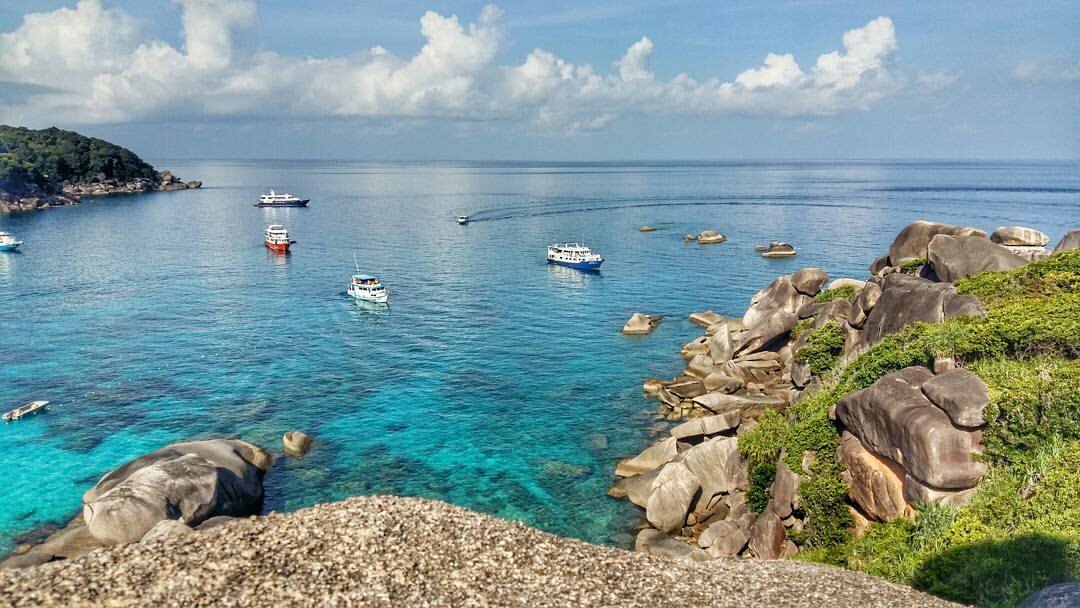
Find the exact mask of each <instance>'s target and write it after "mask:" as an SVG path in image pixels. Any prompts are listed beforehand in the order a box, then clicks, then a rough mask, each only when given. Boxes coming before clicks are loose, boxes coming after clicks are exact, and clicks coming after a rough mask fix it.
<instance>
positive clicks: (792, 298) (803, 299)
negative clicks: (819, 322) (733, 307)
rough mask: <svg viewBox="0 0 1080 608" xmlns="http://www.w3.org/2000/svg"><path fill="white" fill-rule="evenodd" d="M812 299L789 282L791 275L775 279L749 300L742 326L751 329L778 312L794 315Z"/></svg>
mask: <svg viewBox="0 0 1080 608" xmlns="http://www.w3.org/2000/svg"><path fill="white" fill-rule="evenodd" d="M812 299H813V298H811V297H810V296H808V295H806V294H804V293H801V292H799V290H798V289H796V288H795V285H794V284H792V282H791V275H784V276H781V277H777V278H776V280H774V281H773V282H772V283H770V284H769V286H768V287H766V288H765V289H762V290H761V291H759V292H757V293H756V294H754V297H752V298H750V307H749V308H747V309H746V313H744V314H743V318H742V321H743V325H745V326H746V327H747V329H753V328H754V327H755V326H756V325H757V324H758V323H760V322H762V321H764V320H765V319H768V318H769V317H771V316H772V315H773V314H775V313H776V312H778V311H785V312H789V313H792V314H794V313H796V312H798V310H799V309H800V308H802V306H803V304H806V303H807V302H809V301H811V300H812Z"/></svg>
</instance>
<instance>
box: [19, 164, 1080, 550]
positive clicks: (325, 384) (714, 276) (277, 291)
mask: <svg viewBox="0 0 1080 608" xmlns="http://www.w3.org/2000/svg"><path fill="white" fill-rule="evenodd" d="M156 164H157V165H158V166H160V167H167V168H170V169H172V170H173V171H174V172H176V173H177V174H178V175H181V176H183V177H185V178H187V179H196V178H197V179H201V180H203V181H204V182H205V183H206V185H207V186H206V187H205V188H204V189H202V190H199V191H186V192H176V193H164V194H147V195H139V196H130V197H114V198H109V199H103V200H98V201H94V202H87V203H85V204H83V205H80V206H76V207H69V208H62V209H52V210H48V211H45V212H40V213H36V214H30V215H21V216H11V217H0V230H8V231H11V232H14V233H16V234H17V235H18V236H19V237H20V238H22V239H24V240H25V241H26V245H25V250H24V251H23V252H22V253H19V254H13V255H4V254H0V311H2V313H0V403H2V404H3V405H5V406H14V405H16V404H20V403H22V402H26V401H30V400H33V399H48V400H50V401H52V403H53V406H52V410H51V411H50V412H49V413H47V414H45V415H42V416H37V417H36V418H33V419H30V420H26V421H23V422H20V423H17V424H8V425H5V426H3V427H0V434H2V435H0V460H2V462H3V479H4V492H3V498H2V499H0V549H7V548H10V546H11V542H12V538H13V536H14V535H15V534H18V533H21V532H26V531H28V530H30V529H33V528H35V527H37V526H40V525H42V524H45V523H47V522H51V521H58V520H63V519H66V518H67V517H69V516H70V515H72V514H73V513H74V512H75V511H76V510H77V509H78V508H79V504H80V497H81V495H82V493H83V492H84V491H85V490H86V489H88V488H89V487H90V486H91V485H92V484H93V483H94V482H95V481H96V478H97V477H98V476H99V475H101V474H102V473H104V472H105V471H107V470H108V469H110V468H113V467H115V466H117V465H119V464H121V463H123V462H124V461H126V460H128V459H130V458H132V457H135V456H137V455H139V454H141V453H144V452H146V451H149V450H153V449H155V448H157V447H159V446H161V445H163V444H165V443H168V442H171V441H175V440H181V439H189V438H195V437H204V436H216V435H235V436H240V437H243V438H246V439H249V440H252V441H255V442H258V443H261V444H263V445H265V446H268V447H272V448H275V449H276V448H278V447H279V446H280V437H281V434H282V433H283V432H285V431H287V430H292V429H300V430H304V431H306V432H308V433H310V434H312V435H314V436H315V437H316V438H317V440H318V444H317V447H316V449H315V451H314V452H313V453H312V454H311V455H309V456H308V457H307V458H306V459H304V460H300V461H297V460H281V461H279V462H278V463H277V464H276V465H275V468H274V469H273V470H272V472H271V473H270V474H269V476H268V478H267V483H268V500H267V504H266V508H267V509H268V510H270V509H274V510H282V509H296V508H299V507H303V506H306V505H310V504H313V503H316V502H322V501H327V500H332V499H338V498H342V497H346V496H351V495H357V494H370V493H395V494H407V495H420V496H428V497H435V498H441V499H444V500H448V501H450V502H453V503H456V504H459V505H464V506H467V507H472V508H475V509H479V510H482V511H486V512H489V513H493V514H495V515H499V516H501V517H507V518H515V519H521V520H524V521H526V522H528V523H530V524H534V525H536V526H539V527H541V528H544V529H547V530H550V531H553V532H556V533H558V534H563V535H569V536H574V537H578V538H583V539H586V540H589V541H594V542H600V543H624V542H626V538H627V536H626V535H625V533H626V532H627V530H628V526H629V525H630V524H631V523H632V521H633V519H634V517H635V516H636V514H637V512H636V509H635V508H634V507H632V506H631V505H629V504H628V503H626V502H625V501H615V500H611V499H609V498H607V497H605V496H604V491H605V489H606V488H607V486H608V485H609V483H610V481H611V470H612V466H613V464H614V462H615V460H616V459H617V458H618V457H620V456H622V455H625V454H627V453H633V452H636V451H637V450H639V449H640V448H641V447H642V446H643V444H644V443H645V441H646V440H647V439H648V437H649V433H650V429H651V428H653V427H655V425H656V423H655V421H654V420H653V411H654V405H653V404H651V403H648V402H646V401H645V400H644V399H642V397H641V389H640V386H641V380H642V379H643V378H645V377H647V376H654V375H655V376H668V377H670V376H672V375H674V374H675V373H676V372H677V371H678V369H679V368H680V360H679V359H678V357H677V353H678V347H679V345H680V344H681V343H683V342H684V341H686V340H688V339H690V338H691V337H693V336H694V335H696V334H697V333H698V332H697V330H696V329H695V328H693V327H692V326H691V325H690V324H689V323H688V322H686V320H685V317H686V315H687V314H688V313H690V312H692V311H695V310H701V309H705V308H713V309H715V310H717V311H720V312H723V313H727V314H741V312H742V310H743V308H744V307H745V305H746V302H747V300H748V298H749V297H750V296H751V295H752V294H753V293H754V292H755V291H756V290H758V289H759V288H761V287H762V286H764V285H765V284H767V283H768V282H769V281H770V280H771V279H772V278H773V277H775V276H776V275H778V274H782V273H787V272H791V271H793V270H795V269H797V268H800V267H804V266H820V267H823V268H825V269H826V270H827V271H829V272H830V273H831V274H832V276H834V277H839V276H854V277H863V276H864V275H865V272H866V270H865V269H866V267H867V265H868V264H869V263H870V261H871V260H872V259H873V258H874V257H875V256H877V255H879V254H880V253H882V252H883V251H884V250H885V248H886V247H887V245H888V243H889V242H890V241H891V239H892V237H893V235H895V233H896V232H897V231H898V230H899V229H900V228H901V227H902V226H903V225H905V224H906V223H908V222H910V221H912V220H915V219H919V218H926V219H933V220H940V221H945V222H954V223H963V224H967V225H974V226H979V227H982V228H984V229H988V230H991V229H993V228H994V227H995V226H998V225H1006V224H1021V225H1029V226H1034V227H1037V228H1039V229H1041V230H1043V231H1045V232H1048V233H1049V234H1050V236H1051V237H1052V239H1053V240H1054V241H1056V240H1057V239H1058V238H1059V237H1060V236H1061V235H1062V233H1063V232H1064V231H1065V229H1066V228H1067V226H1074V227H1075V226H1077V225H1080V166H1078V164H1077V163H962V162H926V163H922V162H920V163H914V162H912V163H876V162H857V163H846V162H812V163H786V162H771V163H754V162H742V163H682V164H680V163H644V164H618V163H598V164H561V163H549V164H543V163H535V164H534V163H494V164H483V163H480V164H476V163H435V164H420V163H367V162H326V161H318V162H314V161H311V162H305V161H290V162H286V161H252V162H225V161H197V162H196V161H160V162H158V163H156ZM269 187H275V188H277V189H278V190H279V191H281V190H288V191H293V192H297V193H300V194H303V195H305V196H309V197H310V198H311V199H312V203H311V207H310V208H308V209H288V210H264V209H257V208H255V207H253V206H252V203H253V202H254V200H255V199H256V198H257V196H258V195H259V194H260V193H261V192H262V191H263V190H264V189H266V188H269ZM459 213H468V214H471V215H472V216H473V217H474V218H475V221H474V222H473V223H472V224H471V225H468V226H459V225H457V224H456V223H455V222H454V219H453V216H455V215H457V214H459ZM272 222H275V223H284V224H286V225H287V226H288V228H289V230H290V231H291V233H292V235H293V238H295V239H296V240H297V241H298V243H297V245H296V246H295V249H294V251H293V253H292V254H291V255H289V256H287V257H285V256H279V255H275V254H271V253H269V252H267V251H266V250H265V249H264V248H263V246H262V240H261V239H262V231H263V229H264V227H265V226H266V225H267V224H269V223H272ZM646 223H648V224H653V225H656V226H659V227H660V228H661V230H660V231H658V232H655V233H651V234H643V233H639V232H638V230H637V229H638V227H639V226H641V225H642V224H646ZM702 229H716V230H720V231H722V232H724V233H726V234H727V235H728V238H729V240H728V242H727V243H725V244H722V245H710V246H698V245H696V244H685V243H683V242H681V240H680V239H681V236H682V235H683V234H684V233H686V232H698V231H700V230H702ZM773 239H781V240H788V241H791V242H793V243H795V244H796V245H797V246H798V247H799V251H800V253H799V256H798V257H797V258H794V259H789V260H766V259H763V258H761V257H759V256H758V255H757V254H756V253H755V252H754V250H753V245H754V244H755V243H759V242H767V241H769V240H773ZM554 240H583V241H585V242H587V243H588V244H590V245H591V246H593V247H594V248H596V249H598V250H599V251H600V252H602V253H603V254H604V255H605V256H606V258H607V259H608V261H607V262H606V263H605V265H604V268H603V271H602V272H601V273H598V274H584V273H580V272H577V271H572V270H567V269H562V268H558V267H549V266H547V265H546V264H545V263H544V246H545V245H546V244H547V243H549V242H551V241H554ZM354 254H355V255H356V257H357V259H359V260H360V263H361V266H362V269H363V270H364V271H369V272H373V273H375V274H378V275H379V276H380V277H381V278H382V279H383V281H384V282H385V283H386V284H387V285H388V287H389V288H390V289H391V292H392V298H391V307H390V308H389V310H388V311H382V312H380V311H378V310H372V309H369V308H365V307H362V306H359V305H357V304H355V303H353V302H352V301H350V300H349V299H348V298H347V297H346V296H345V294H344V289H345V285H346V281H347V280H348V277H349V275H350V273H351V272H352V270H353V256H354ZM635 311H644V312H648V313H654V314H663V315H667V317H668V318H667V319H666V320H665V321H664V323H663V324H662V325H661V326H660V328H659V329H658V330H657V331H656V332H655V333H654V334H652V335H650V336H646V337H641V338H627V337H624V336H622V335H620V334H619V333H618V330H619V328H620V327H621V325H622V323H623V322H624V321H625V320H626V318H627V317H629V315H630V314H631V313H633V312H635Z"/></svg>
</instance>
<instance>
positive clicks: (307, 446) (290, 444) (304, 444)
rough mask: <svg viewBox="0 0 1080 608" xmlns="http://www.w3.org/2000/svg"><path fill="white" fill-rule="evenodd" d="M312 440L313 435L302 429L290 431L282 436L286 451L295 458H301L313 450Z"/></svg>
mask: <svg viewBox="0 0 1080 608" xmlns="http://www.w3.org/2000/svg"><path fill="white" fill-rule="evenodd" d="M311 442H312V439H311V436H310V435H308V434H307V433H304V432H301V431H289V432H288V433H285V435H283V436H282V437H281V444H282V447H283V448H284V450H285V453H286V454H288V455H289V456H292V457H294V458H300V457H301V456H303V455H305V454H307V453H308V452H309V451H311Z"/></svg>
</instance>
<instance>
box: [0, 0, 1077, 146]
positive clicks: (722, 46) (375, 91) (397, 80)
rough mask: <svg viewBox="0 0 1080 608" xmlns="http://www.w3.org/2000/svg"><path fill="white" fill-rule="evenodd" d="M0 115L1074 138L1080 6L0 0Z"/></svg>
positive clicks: (230, 136)
mask: <svg viewBox="0 0 1080 608" xmlns="http://www.w3.org/2000/svg"><path fill="white" fill-rule="evenodd" d="M0 123H5V124H15V125H24V126H28V127H34V128H40V127H47V126H53V125H55V126H58V127H61V128H66V129H73V130H77V131H79V132H82V133H86V134H89V135H94V136H98V137H103V138H105V139H109V140H110V141H114V142H116V143H119V144H122V145H125V146H128V147H131V148H132V149H134V150H135V151H136V152H137V153H139V154H140V155H142V156H145V157H149V158H159V159H167V158H334V159H353V158H355V159H375V160H534V159H536V160H667V159H761V158H769V159H802V158H808V159H887V158H904V159H926V158H964V159H983V158H1005V159H1077V158H1080V2H1077V1H1076V0H1068V1H1065V0H1040V1H1039V2H1014V1H1009V2H1003V1H1002V2H999V1H995V0H985V1H960V0H955V1H953V0H943V1H941V2H933V3H930V2H873V1H865V0H859V1H851V2H845V1H829V0H788V1H785V2H766V1H760V2H749V1H729V2H724V1H719V0H711V1H697V0H669V1H659V0H603V1H594V2H589V1H584V0H578V1H564V0H548V1H544V2H535V1H532V2H520V1H510V0H501V1H499V2H497V3H493V4H492V3H484V2H471V1H464V0H461V1H453V2H436V1H434V0H428V1H426V2H421V1H418V0H393V1H391V0H385V1H384V0H372V1H365V2H361V1H349V0H337V1H333V0H307V1H304V2H297V1H295V0H3V2H2V3H0Z"/></svg>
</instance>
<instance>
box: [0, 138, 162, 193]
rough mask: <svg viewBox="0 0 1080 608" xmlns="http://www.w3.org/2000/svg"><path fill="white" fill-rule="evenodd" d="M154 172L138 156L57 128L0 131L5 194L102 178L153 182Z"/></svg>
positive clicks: (1, 184)
mask: <svg viewBox="0 0 1080 608" xmlns="http://www.w3.org/2000/svg"><path fill="white" fill-rule="evenodd" d="M156 175H157V174H156V172H155V171H154V168H153V167H151V166H150V165H149V164H147V163H146V162H144V161H143V160H142V159H140V158H139V157H138V156H136V155H135V153H134V152H132V151H131V150H128V149H126V148H122V147H120V146H117V145H115V144H111V143H109V142H107V141H104V140H101V139H97V138H94V137H85V136H83V135H79V134H78V133H75V132H72V131H64V130H61V129H57V128H55V127H53V128H50V129H42V130H31V129H26V128H23V127H9V126H3V125H0V190H6V191H8V192H11V193H14V194H21V193H25V192H34V191H40V192H45V193H54V192H57V191H58V190H59V189H60V187H61V186H62V185H63V184H64V183H65V182H71V183H82V182H90V181H93V180H94V179H97V178H99V177H100V178H103V179H112V180H117V181H119V182H126V181H130V180H133V179H137V178H147V179H154V178H155V177H156Z"/></svg>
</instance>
